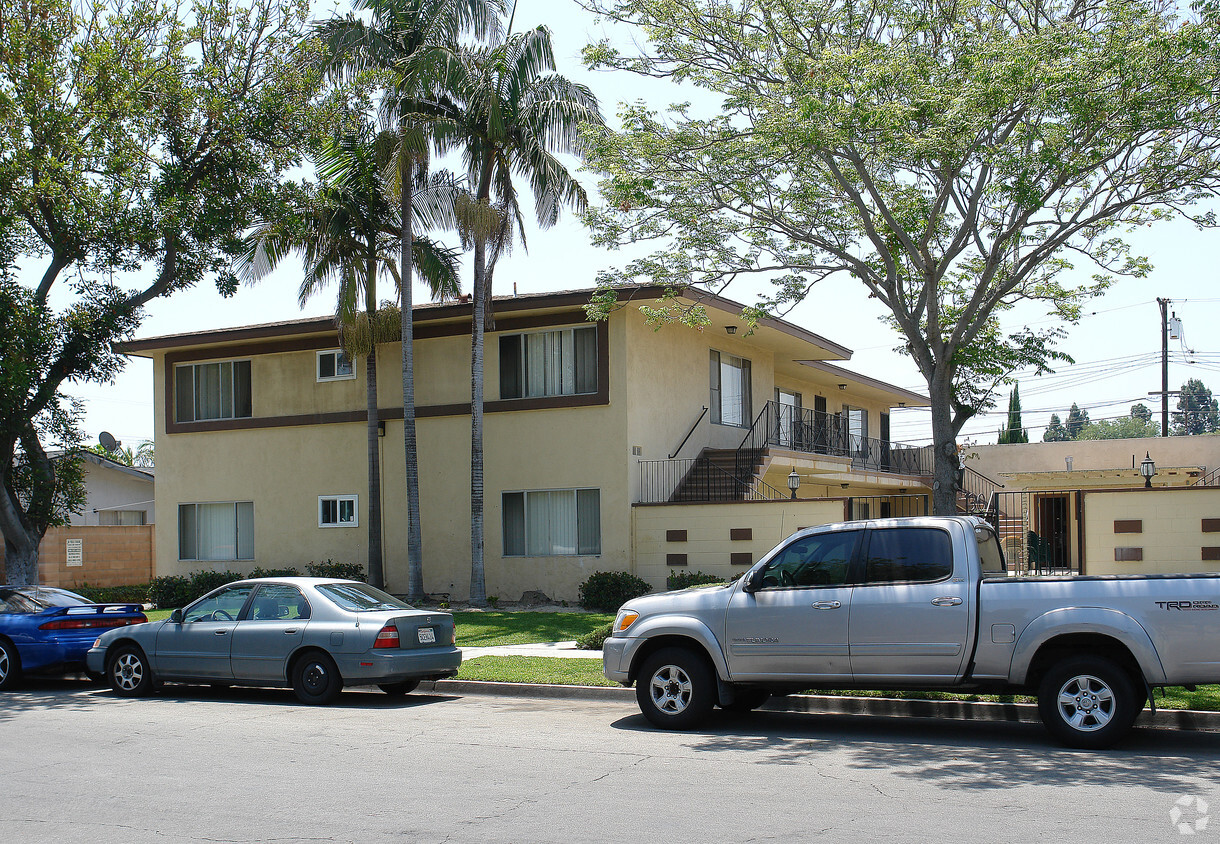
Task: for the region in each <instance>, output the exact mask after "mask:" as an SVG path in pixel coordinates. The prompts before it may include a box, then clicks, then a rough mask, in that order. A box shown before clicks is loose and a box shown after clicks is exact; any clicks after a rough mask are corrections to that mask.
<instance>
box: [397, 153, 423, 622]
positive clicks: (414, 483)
mask: <svg viewBox="0 0 1220 844" xmlns="http://www.w3.org/2000/svg"><path fill="white" fill-rule="evenodd" d="M405 136H406V133H405V131H404V133H403V137H404V138H405ZM401 167H402V173H401V174H400V176H401V179H402V243H401V249H402V254H401V256H400V257H399V261H400V263H401V267H402V269H401V272H400V275H401V277H402V281H401V284H402V287H401V289H400V291H399V307H400V309H401V311H402V444H403V449H402V450H403V456H404V463H405V469H406V481H407V600H409V601H416V602H418V601H420V600H422V599H423V598H424V597H426V595H425V593H424V543H423V537H422V536H421V535H420V514H419V444H418V442H417V440H416V432H415V313H414V311H413V310H412V308H414V302H413V295H412V294H413V291H412V290H411V283H412V261H413V259H414V257H415V256H414V255H412V254H411V250H412V249H413V248H414V246H415V232H414V231H413V227H414V219H413V212H414V208H413V206H412V204H411V203H412V199H413V194H414V184H415V182H414V177H415V168H414V165H413V163H412V162H411V161H409V160H407V159H406V157H405V156H404V160H403V162H402V164H401Z"/></svg>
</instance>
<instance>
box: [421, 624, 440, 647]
mask: <svg viewBox="0 0 1220 844" xmlns="http://www.w3.org/2000/svg"><path fill="white" fill-rule="evenodd" d="M419 643H420V644H421V645H435V644H436V631H435V630H433V629H432V628H431V627H421V628H419Z"/></svg>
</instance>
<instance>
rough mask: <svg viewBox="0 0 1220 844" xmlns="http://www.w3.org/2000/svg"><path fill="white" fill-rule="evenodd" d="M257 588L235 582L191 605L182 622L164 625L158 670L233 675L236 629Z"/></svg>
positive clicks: (174, 674)
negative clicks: (232, 658) (231, 663)
mask: <svg viewBox="0 0 1220 844" xmlns="http://www.w3.org/2000/svg"><path fill="white" fill-rule="evenodd" d="M253 588H254V587H252V586H233V587H228V588H226V589H222V590H220V591H219V592H214V593H212V594H211V595H208V596H207V597H205V598H202V599H201V600H199V601H197V602H196V603H194V604H192V605H191V606H189V607H187V608H186V610H184V611H183V617H182V623H181V624H172V623H170V622H166V623H165V624H164V625H162V627H161V631H160V632H159V633H158V634H157V656H156V672H157V673H158V674H160V675H162V676H164V677H183V678H198V679H207V680H211V679H216V680H228V679H232V677H233V669H232V667H231V666H230V664H229V651H230V648H231V647H232V643H233V631H234V629H235V628H236V627H237V619H239V618H241V611H242V608H243V607H244V606H245V604H246V600H247V599H248V598H249V597H250V592H251V591H253Z"/></svg>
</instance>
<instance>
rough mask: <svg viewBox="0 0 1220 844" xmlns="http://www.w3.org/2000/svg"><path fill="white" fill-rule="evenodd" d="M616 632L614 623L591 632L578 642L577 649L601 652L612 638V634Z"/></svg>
mask: <svg viewBox="0 0 1220 844" xmlns="http://www.w3.org/2000/svg"><path fill="white" fill-rule="evenodd" d="M613 630H614V622H613V621H611V622H610V623H609V624H603V625H602V626H601V627H599V628H597V629H596V630H590V631H589V632H588V633H586V634H585V635H583V636H581V637H580V638H578V639H577V640H576V647H578V648H580V649H581V650H585V651H600V650H601V649H602V645H603V644H604V643H605V641H606V639H608V638H609V637H610V633H611V632H612V631H613Z"/></svg>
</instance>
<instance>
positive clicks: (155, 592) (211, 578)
mask: <svg viewBox="0 0 1220 844" xmlns="http://www.w3.org/2000/svg"><path fill="white" fill-rule="evenodd" d="M245 578H246V576H245V575H244V574H239V573H237V572H235V571H207V570H203V571H194V572H191V573H190V574H189V575H187V576H185V577H183V576H182V575H164V576H162V577H156V578H153V582H152V583H151V584H150V585H149V587H148V600H149V602H150V603H152V604H156V605H157V607H158V609H177V608H179V607H185V606H186V605H187V604H189V603H190V602H191V601H194V600H195V599H196V598H201V597H203V596H204V595H206V594H207V593H209V592H211V591H212V590H213V589H216V588H218V587H221V586H224V585H225V584H226V583H232V582H233V581H235V580H244V579H245Z"/></svg>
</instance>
